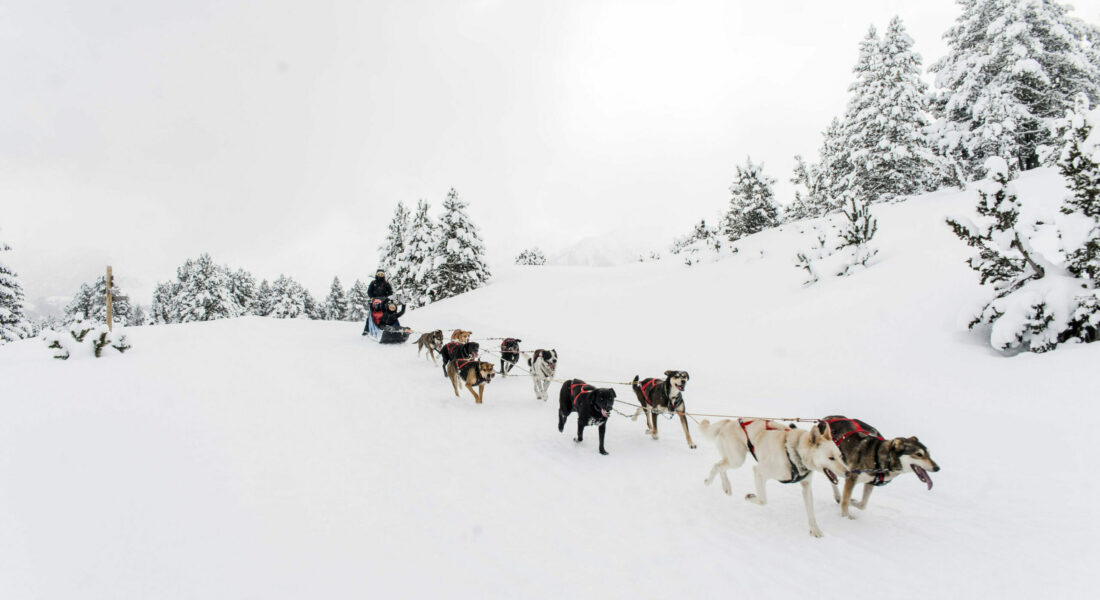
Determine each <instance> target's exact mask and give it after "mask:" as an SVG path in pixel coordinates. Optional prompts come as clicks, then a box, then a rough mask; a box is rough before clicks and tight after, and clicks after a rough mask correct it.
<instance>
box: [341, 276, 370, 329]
mask: <svg viewBox="0 0 1100 600" xmlns="http://www.w3.org/2000/svg"><path fill="white" fill-rule="evenodd" d="M368 312H370V297H368V296H367V284H365V283H363V282H362V281H360V280H358V279H356V280H355V283H354V284H352V286H351V290H349V291H348V313H347V320H349V321H362V320H364V319H366V318H367V313H368Z"/></svg>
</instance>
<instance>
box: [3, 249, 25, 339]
mask: <svg viewBox="0 0 1100 600" xmlns="http://www.w3.org/2000/svg"><path fill="white" fill-rule="evenodd" d="M9 250H11V246H8V245H7V244H5V243H3V242H0V252H7V251H9ZM29 332H30V327H29V324H28V323H27V319H26V317H25V316H23V286H21V285H19V280H18V279H17V278H16V275H15V272H14V271H12V270H11V269H9V268H8V266H7V265H5V264H4V263H3V261H0V344H6V343H7V342H14V341H15V340H18V339H22V338H25V337H27V334H28V333H29Z"/></svg>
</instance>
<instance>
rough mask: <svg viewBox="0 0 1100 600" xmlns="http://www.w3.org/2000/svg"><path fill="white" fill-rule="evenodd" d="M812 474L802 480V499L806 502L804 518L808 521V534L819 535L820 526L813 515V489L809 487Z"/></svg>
mask: <svg viewBox="0 0 1100 600" xmlns="http://www.w3.org/2000/svg"><path fill="white" fill-rule="evenodd" d="M813 479H814V478H813V476H810V477H807V478H805V479H803V480H802V482H801V485H802V501H803V502H804V503H806V518H807V519H809V521H810V535H812V536H814V537H817V538H819V537H821V528H820V527H818V526H817V517H815V516H814V489H813V488H812V487H810V483H811V482H812V481H813Z"/></svg>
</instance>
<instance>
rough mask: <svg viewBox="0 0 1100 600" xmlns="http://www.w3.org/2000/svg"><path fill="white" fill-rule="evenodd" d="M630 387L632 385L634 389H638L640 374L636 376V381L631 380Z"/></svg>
mask: <svg viewBox="0 0 1100 600" xmlns="http://www.w3.org/2000/svg"><path fill="white" fill-rule="evenodd" d="M630 387H632V388H634V389H638V376H637V375H635V376H634V381H631V382H630Z"/></svg>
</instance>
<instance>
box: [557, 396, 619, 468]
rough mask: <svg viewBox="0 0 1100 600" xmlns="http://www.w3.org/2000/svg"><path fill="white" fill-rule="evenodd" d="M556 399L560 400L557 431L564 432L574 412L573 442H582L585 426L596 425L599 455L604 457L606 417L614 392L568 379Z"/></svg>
mask: <svg viewBox="0 0 1100 600" xmlns="http://www.w3.org/2000/svg"><path fill="white" fill-rule="evenodd" d="M558 398H559V400H560V406H559V408H558V431H565V420H566V419H568V418H569V413H571V412H574V411H576V413H577V437H575V438H573V441H574V442H578V443H579V442H582V441H584V428H585V426H587V425H598V426H599V428H600V454H604V455H606V454H607V450H604V447H603V438H604V434H605V433H607V417H608V416H609V415H610V414H611V406H612V405H613V404H615V390H613V389H611V388H597V387H595V386H591V385H588V384H587V383H585V382H583V381H581V380H580V379H570V380H568V381H566V382H565V383H563V384H562V386H561V393H560V394H559V395H558Z"/></svg>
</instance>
